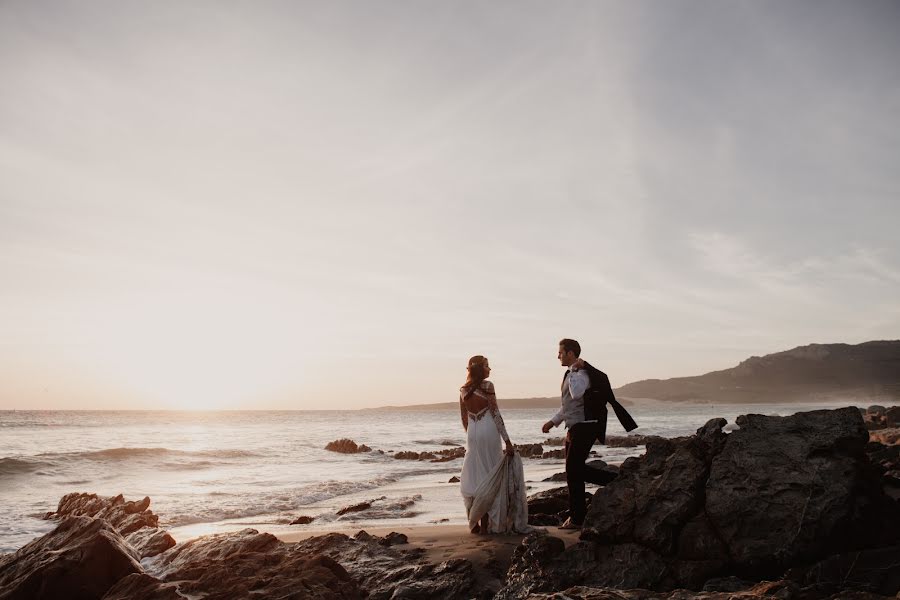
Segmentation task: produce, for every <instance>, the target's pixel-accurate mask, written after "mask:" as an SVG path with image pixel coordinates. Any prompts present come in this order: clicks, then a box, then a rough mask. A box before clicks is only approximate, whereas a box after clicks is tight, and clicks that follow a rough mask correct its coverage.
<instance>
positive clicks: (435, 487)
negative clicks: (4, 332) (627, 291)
mask: <svg viewBox="0 0 900 600" xmlns="http://www.w3.org/2000/svg"><path fill="white" fill-rule="evenodd" d="M848 404H849V403H847V402H845V403H843V404H841V403H829V404H757V405H724V404H723V405H709V404H663V403H657V402H635V403H634V404H632V405H630V406H629V407H628V409H629V411H630V412H631V413H632V415H633V416H634V417H635V419H636V420H637V422H638V424H639V425H640V427H639V428H638V429H637V430H635V431H634V432H633V433H634V434H643V435H661V436H664V437H675V436H680V435H688V434H691V433H694V432H695V431H696V430H697V429H698V428H699V427H701V426H702V425H703V424H704V423H705V422H706V421H708V420H709V419H711V418H714V417H724V418H725V419H727V420H728V422H729V423H734V420H735V417H736V416H737V415H740V414H747V413H761V414H772V415H775V414H777V415H788V414H793V413H795V412H800V411H805V410H814V409H818V408H838V407H840V406H846V405H848ZM500 406H501V411H502V413H503V417H504V420H505V422H506V426H507V430H508V432H509V434H510V437H511V438H512V440H513V442H515V443H517V444H525V443H541V442H543V441H544V440H546V439H547V438H548V437H559V436H562V435H563V434H564V430H562V428H556V429H553V430H552V431H551V432H550V435H549V436H548V435H545V434H543V433H541V424H542V423H544V422H545V421H546V420H547V419H548V417H549V416H551V415H552V414H553V412H554V410H553V409H552V408H547V409H509V410H503V405H502V401H501V403H500ZM608 433H609V435H625V432H624V431H623V430H622V428H621V426H620V425H619V423H618V421H617V420H616V419H615V416H614V415H612V414H611V415H610V419H609V427H608ZM344 437H346V438H350V439H352V440H354V441H355V442H357V443H359V444H366V445H368V446H370V447H371V448H373V449H374V450H375V451H377V450H381V451H382V452H383V454H381V453H378V452H375V451H373V452H370V453H362V454H350V455H345V454H338V453H334V452H329V451H326V450H325V449H324V448H325V445H326V444H327V443H328V442H330V441H332V440H335V439H339V438H344ZM457 445H460V446H461V445H465V432H464V431H463V429H462V425H461V423H460V419H459V412H458V411H457V410H446V409H443V410H434V411H427V410H402V409H396V410H393V409H392V410H358V411H245V412H241V411H237V412H235V411H222V412H215V411H213V412H182V411H158V412H154V411H0V553H2V552H11V551H14V550H16V549H17V548H20V547H21V546H22V545H24V544H25V543H27V542H28V541H30V540H31V539H32V538H34V537H35V536H38V535H41V534H43V533H45V532H46V531H49V530H50V529H52V528H53V526H54V524H53V523H52V522H49V521H44V520H42V519H40V517H41V516H42V515H43V514H45V513H46V512H48V511H52V510H55V509H56V505H57V503H58V501H59V499H60V498H61V497H62V496H63V495H64V494H67V493H69V492H94V493H97V494H99V495H101V496H113V495H116V494H119V493H121V494H124V495H125V498H126V499H129V500H136V499H140V498H143V497H144V496H150V498H151V499H152V504H151V506H150V508H151V509H152V510H153V511H154V512H155V513H156V514H158V515H159V517H160V526H162V527H164V528H166V529H168V530H169V531H170V533H171V534H172V535H173V536H174V537H175V539H176V540H178V541H184V540H186V539H190V538H193V537H196V536H198V535H203V534H208V533H220V532H224V531H231V530H236V529H242V528H245V527H253V528H256V529H264V530H267V531H272V532H277V531H296V530H299V529H300V528H304V529H306V530H314V531H328V530H334V529H342V530H347V529H353V530H356V529H365V528H367V527H397V528H400V527H403V526H409V525H425V524H429V523H445V524H457V525H462V524H463V523H465V511H464V509H463V503H462V499H461V498H460V496H459V487H458V485H456V484H451V483H448V481H449V480H450V478H451V477H453V476H454V475H458V474H459V472H460V470H461V468H462V459H456V460H453V461H449V462H444V463H433V462H428V461H411V460H400V459H395V458H394V457H393V454H394V453H396V452H399V451H401V450H411V451H416V452H422V451H425V450H430V451H436V450H441V449H445V448H449V447H452V446H457ZM557 448H558V447H553V446H545V448H544V449H545V450H552V449H557ZM594 450H595V451H596V452H597V456H598V457H600V458H602V459H603V460H605V461H607V462H609V463H621V462H622V461H623V460H624V459H625V458H627V457H629V456H637V455H640V454H642V453H643V451H644V448H643V446H637V447H630V448H612V447H606V446H599V445H597V446H595V447H594ZM524 463H525V477H526V480H528V482H529V486H530V487H531V489H530V490H529V493H534V492H538V491H541V490H545V489H549V488H551V487H556V486H559V485H563V484H561V483H554V482H545V481H543V480H544V479H546V478H548V477H550V476H551V475H553V474H554V473H559V472H562V471H563V470H564V466H563V461H562V459H537V458H529V459H525V460H524ZM363 501H368V502H371V503H372V508H371V509H369V510H366V511H364V512H360V513H349V514H345V515H343V516H337V515H336V513H337V511H338V510H339V509H340V508H342V507H346V506H349V505H353V504H356V503H359V502H363ZM301 515H302V516H311V517H315V520H314V521H313V522H312V523H311V524H309V525H291V524H290V523H291V521H292V520H294V519H295V518H296V517H298V516H301Z"/></svg>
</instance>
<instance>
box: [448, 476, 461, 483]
mask: <svg viewBox="0 0 900 600" xmlns="http://www.w3.org/2000/svg"><path fill="white" fill-rule="evenodd" d="M447 483H459V477H457V476H456V475H454V476H453V477H451V478H450V481H448V482H447Z"/></svg>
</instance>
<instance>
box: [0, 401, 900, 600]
mask: <svg viewBox="0 0 900 600" xmlns="http://www.w3.org/2000/svg"><path fill="white" fill-rule="evenodd" d="M898 418H900V410H898V409H897V408H896V407H893V408H883V407H870V409H868V410H865V411H860V410H858V409H856V408H852V407H851V408H845V409H838V410H821V411H812V412H806V413H797V414H795V415H792V416H789V417H768V416H763V415H745V416H741V417H739V418H738V419H737V423H736V425H737V427H735V428H734V431H731V432H730V433H725V432H723V430H722V428H723V426H724V425H725V421H724V419H712V420H710V421H709V422H708V423H706V424H705V425H704V426H703V427H701V428H700V429H699V430H698V431H697V433H696V434H695V435H692V436H686V437H683V438H675V439H663V438H647V439H646V440H645V442H646V453H645V454H644V455H642V456H640V457H638V458H630V459H627V460H626V461H625V462H624V463H623V464H622V465H621V468H620V469H619V475H618V477H617V478H616V479H615V480H614V481H613V482H612V483H610V484H609V485H607V486H606V487H605V488H600V489H598V490H597V492H596V493H595V494H594V495H593V496H592V498H591V506H590V510H589V514H588V517H587V520H586V522H585V527H584V529H583V531H582V533H581V536H580V539H577V538H573V536H572V535H571V534H564V533H562V532H558V531H557V530H556V529H555V528H554V527H553V525H555V524H556V523H558V521H559V519H560V518H563V517H564V516H565V506H566V498H565V493H566V492H565V488H564V487H561V488H558V489H556V490H551V491H549V492H542V493H540V494H535V495H534V496H532V497H531V498H530V499H529V506H530V511H529V512H530V514H531V521H532V523H534V524H539V525H545V526H549V527H548V529H547V530H546V531H544V530H539V531H536V532H534V533H531V534H529V535H528V536H525V537H524V538H523V539H522V538H521V536H519V537H516V538H513V539H510V538H509V537H508V536H507V537H505V538H503V537H502V536H500V537H497V538H492V537H491V536H469V535H467V534H466V535H465V536H463V537H460V538H458V539H456V540H455V541H454V542H453V543H454V544H456V545H465V544H470V545H471V546H472V547H475V546H478V547H482V548H483V547H488V548H490V546H491V545H492V544H493V545H495V546H498V545H500V544H501V543H502V544H506V545H508V546H509V547H510V548H512V547H513V546H514V547H515V550H514V551H513V552H511V553H507V555H503V556H504V557H503V559H502V560H501V559H498V558H497V556H496V555H495V556H494V557H493V558H491V559H489V560H485V561H482V562H479V561H478V560H475V559H473V558H471V557H470V558H465V557H462V556H459V555H456V554H454V553H453V552H450V551H449V550H448V551H447V552H445V553H444V555H442V556H435V555H434V553H431V554H429V552H427V551H426V548H425V547H424V546H423V544H421V543H418V542H416V540H412V542H410V540H409V539H408V538H407V536H406V535H405V534H403V533H397V532H390V533H386V534H384V535H371V534H369V533H366V532H364V531H361V532H358V533H356V534H355V535H352V536H351V535H346V534H343V533H329V534H327V535H315V536H309V537H306V538H305V539H300V540H298V541H295V542H293V543H286V542H284V541H282V540H280V539H278V538H277V537H275V536H274V535H271V534H269V533H265V532H258V531H256V530H253V529H245V530H242V531H238V532H233V533H227V534H219V535H210V536H204V537H200V538H197V539H194V540H189V541H186V542H183V543H176V541H175V540H174V539H173V538H172V537H171V536H170V535H169V534H168V533H167V532H165V531H164V530H162V529H160V528H159V527H158V521H159V519H158V517H157V515H155V514H154V513H153V512H152V511H151V510H150V499H149V498H144V499H143V500H140V501H130V502H129V501H126V500H125V499H124V498H123V497H122V496H121V495H120V496H116V497H113V498H99V497H97V496H96V495H94V494H82V493H73V494H67V495H66V496H64V497H63V498H62V499H61V500H60V502H59V506H58V508H57V510H56V511H54V512H52V513H48V514H47V518H48V519H52V520H55V521H58V525H57V526H56V528H55V529H54V530H53V531H51V532H49V533H47V534H46V535H44V536H41V537H39V538H36V539H35V540H33V541H32V542H30V543H29V544H27V545H26V546H24V547H23V548H21V549H19V550H18V551H16V552H14V553H11V554H5V555H0V600H14V599H15V600H19V599H26V598H27V599H32V598H33V599H52V598H72V599H74V600H81V599H84V600H88V599H90V600H93V599H97V600H99V599H105V600H120V599H121V600H124V599H135V600H142V599H146V600H151V599H152V600H186V599H189V598H190V599H195V598H197V599H199V598H207V599H225V598H260V599H263V598H273V599H274V598H327V599H331V598H334V599H338V598H340V599H356V598H359V599H362V598H373V599H390V598H398V599H399V598H448V599H455V598H497V599H498V600H505V599H514V598H515V599H520V598H522V599H525V598H530V599H532V600H537V599H548V600H549V599H551V598H552V599H558V600H563V599H564V598H572V599H574V598H579V599H583V600H606V599H613V598H615V599H619V600H622V599H628V600H650V599H662V598H667V599H672V600H674V599H687V598H707V599H723V600H724V599H725V598H783V599H797V600H812V599H819V598H823V599H824V598H859V599H875V598H892V597H900V596H898V592H900V500H898V496H900V494H898V492H900V477H898V475H900V446H898V445H897V439H896V435H895V433H894V432H895V431H896V430H897V427H898ZM729 429H731V428H730V427H729ZM548 442H549V440H548ZM535 455H537V456H539V455H538V454H537V453H536V452H535ZM436 458H438V457H436ZM427 460H433V459H432V458H431V457H428V458H427ZM434 529H435V530H438V529H439V527H435V528H434ZM520 540H521V541H520ZM426 545H427V544H426ZM486 573H487V575H485V574H486Z"/></svg>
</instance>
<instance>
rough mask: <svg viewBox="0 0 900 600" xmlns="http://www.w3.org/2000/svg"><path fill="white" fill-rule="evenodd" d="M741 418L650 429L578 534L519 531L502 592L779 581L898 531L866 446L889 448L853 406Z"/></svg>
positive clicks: (887, 541) (899, 523) (896, 508)
mask: <svg viewBox="0 0 900 600" xmlns="http://www.w3.org/2000/svg"><path fill="white" fill-rule="evenodd" d="M737 423H738V426H739V428H737V429H736V430H735V431H734V432H733V433H730V434H726V433H724V432H723V431H722V428H723V426H724V425H725V420H724V419H713V420H711V421H709V422H708V423H707V424H706V425H704V426H703V427H701V428H700V429H699V430H698V431H697V434H696V435H693V436H688V437H685V438H675V439H670V440H666V439H661V438H657V439H652V438H651V439H647V440H646V444H647V451H646V453H645V454H644V455H643V456H641V457H638V458H629V459H627V460H626V461H625V462H624V463H623V464H622V466H621V468H620V469H619V476H618V477H617V478H616V479H615V480H614V481H612V482H611V483H610V484H608V485H607V486H605V487H602V488H599V489H598V490H597V492H596V493H595V495H594V497H593V500H592V502H591V505H590V508H589V511H588V515H587V518H586V519H585V524H584V528H583V530H582V535H581V540H582V541H581V542H579V543H578V544H575V545H574V546H571V547H569V548H567V549H562V548H561V547H559V545H558V544H552V543H551V542H548V541H546V540H544V539H542V538H539V537H535V536H529V537H528V538H526V539H525V540H524V541H523V544H524V546H525V548H524V549H523V550H522V551H521V552H520V551H518V550H517V553H516V555H514V561H513V564H512V566H511V568H510V575H511V577H510V580H509V582H508V585H507V588H504V590H501V592H502V593H501V597H508V598H513V597H525V595H527V594H528V593H532V592H543V591H555V590H561V589H565V587H566V586H574V585H592V586H598V587H615V588H620V589H625V588H646V589H655V590H657V591H666V590H673V589H676V588H688V589H695V590H697V589H700V588H702V586H703V583H704V582H705V581H707V580H709V579H711V578H716V577H725V576H728V575H735V576H739V577H741V578H744V579H747V580H751V581H759V580H761V579H769V580H779V579H780V578H781V577H782V575H783V574H784V572H785V571H786V570H787V569H789V568H795V567H797V568H799V567H802V566H804V565H809V564H812V563H814V562H816V561H819V560H823V559H825V558H827V557H828V556H831V555H838V554H846V553H847V552H853V551H857V550H863V549H872V548H879V547H885V546H889V545H891V544H896V540H897V539H900V505H898V503H897V502H895V501H894V500H892V499H891V498H890V497H888V496H886V495H885V493H884V491H883V489H882V471H881V470H880V469H878V468H875V467H874V466H873V465H872V463H871V462H870V461H869V458H868V456H867V455H866V449H867V448H868V449H869V451H870V452H873V451H880V450H878V448H881V447H880V446H878V447H876V446H873V445H868V446H867V440H868V433H867V431H866V428H865V426H864V424H863V421H862V417H861V415H860V412H859V411H858V410H857V409H854V408H847V409H839V410H833V411H812V412H808V413H797V414H795V415H792V416H788V417H768V416H763V415H747V416H741V417H738V419H737ZM548 544H550V545H549V546H548ZM528 545H536V546H538V547H539V551H538V553H539V554H540V553H543V555H545V558H546V549H547V548H548V547H555V548H557V550H558V552H557V554H555V555H553V556H552V557H549V558H548V559H547V560H545V561H544V562H543V563H542V564H536V563H535V561H529V556H531V555H532V554H533V553H532V552H531V551H530V550H529V549H528V548H527V546H528ZM845 584H846V587H848V588H853V585H852V581H847V582H845ZM797 585H798V586H799V584H797ZM888 587H890V586H888ZM798 589H799V587H798ZM862 591H865V590H862ZM896 591H897V590H894V592H892V593H896ZM779 593H781V592H779ZM784 593H787V592H784Z"/></svg>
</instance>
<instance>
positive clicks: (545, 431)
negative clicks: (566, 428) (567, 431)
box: [541, 421, 555, 433]
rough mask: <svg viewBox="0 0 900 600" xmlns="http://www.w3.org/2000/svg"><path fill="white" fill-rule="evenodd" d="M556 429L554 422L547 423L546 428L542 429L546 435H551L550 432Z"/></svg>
mask: <svg viewBox="0 0 900 600" xmlns="http://www.w3.org/2000/svg"><path fill="white" fill-rule="evenodd" d="M554 427H555V425H554V424H553V421H547V422H546V423H544V426H543V427H541V431H543V432H544V433H550V430H551V429H553V428H554Z"/></svg>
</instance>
